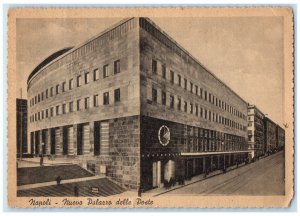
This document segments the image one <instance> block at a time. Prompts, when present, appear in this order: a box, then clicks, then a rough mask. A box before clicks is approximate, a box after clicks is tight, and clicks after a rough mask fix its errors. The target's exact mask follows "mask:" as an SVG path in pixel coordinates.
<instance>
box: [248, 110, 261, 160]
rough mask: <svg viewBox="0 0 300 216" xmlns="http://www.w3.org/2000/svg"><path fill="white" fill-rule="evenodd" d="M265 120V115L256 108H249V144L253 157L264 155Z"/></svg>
mask: <svg viewBox="0 0 300 216" xmlns="http://www.w3.org/2000/svg"><path fill="white" fill-rule="evenodd" d="M264 118H265V115H264V114H263V113H262V112H261V111H260V110H259V109H258V108H257V107H256V106H255V105H249V106H248V144H249V150H251V157H252V158H254V157H259V156H262V155H264V153H265V152H264V143H265V137H264V130H265V129H264Z"/></svg>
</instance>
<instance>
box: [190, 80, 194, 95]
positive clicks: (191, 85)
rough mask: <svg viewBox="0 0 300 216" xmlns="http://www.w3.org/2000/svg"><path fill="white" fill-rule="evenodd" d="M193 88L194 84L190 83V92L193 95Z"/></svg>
mask: <svg viewBox="0 0 300 216" xmlns="http://www.w3.org/2000/svg"><path fill="white" fill-rule="evenodd" d="M193 87H194V85H193V83H192V82H190V88H191V89H190V90H191V93H193Z"/></svg>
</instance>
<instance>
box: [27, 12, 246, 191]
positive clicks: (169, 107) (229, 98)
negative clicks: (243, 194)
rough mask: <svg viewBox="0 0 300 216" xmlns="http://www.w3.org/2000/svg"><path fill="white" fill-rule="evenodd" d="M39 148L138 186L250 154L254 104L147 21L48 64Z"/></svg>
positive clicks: (32, 121) (38, 101)
mask: <svg viewBox="0 0 300 216" xmlns="http://www.w3.org/2000/svg"><path fill="white" fill-rule="evenodd" d="M28 100H29V113H28V116H29V128H28V131H29V143H30V146H31V152H32V153H33V154H35V155H39V154H53V155H56V157H66V158H69V159H70V161H72V162H74V163H78V164H81V165H82V166H84V167H87V168H89V169H92V170H93V171H95V172H96V173H106V175H107V176H108V177H109V178H111V179H113V180H114V181H115V182H118V183H119V184H120V185H122V186H124V187H126V188H128V189H137V188H142V189H143V190H147V189H150V188H154V187H159V186H161V185H162V183H163V182H164V181H168V180H170V179H171V178H189V177H191V176H193V175H197V174H200V173H203V172H205V171H206V170H214V169H221V168H222V169H223V168H224V167H227V166H229V165H232V164H234V163H236V162H237V161H243V160H245V158H247V157H248V152H249V150H248V144H247V139H248V134H247V110H248V105H247V103H246V102H245V101H244V100H243V99H242V98H241V97H240V96H239V95H237V94H236V93H235V92H234V91H232V90H231V89H230V88H229V87H228V86H227V85H226V84H224V83H223V82H222V81H220V80H219V79H218V78H217V77H216V76H215V75H214V74H212V73H211V72H209V71H208V70H207V69H206V68H205V67H203V66H202V65H201V63H199V62H198V61H197V60H196V59H195V58H193V57H192V56H191V55H190V54H189V53H188V52H187V51H186V50H185V49H183V48H182V47H181V46H180V45H178V44H177V43H176V42H175V41H174V40H173V39H171V38H170V37H169V36H168V35H167V34H166V33H165V32H163V31H162V30H161V29H160V28H159V27H158V26H156V25H155V24H154V23H153V22H152V21H151V20H149V19H147V18H130V19H125V20H123V21H121V22H120V23H118V24H117V25H115V26H113V27H111V28H109V29H108V30H106V31H104V32H102V33H101V34H99V35H98V36H96V37H94V38H92V39H90V40H88V41H86V42H85V43H83V44H81V45H79V46H76V47H73V48H65V49H62V50H60V51H58V52H56V53H54V54H53V55H51V56H49V57H48V58H46V59H45V60H44V61H43V62H42V63H41V64H40V65H38V66H37V67H36V68H35V70H34V71H33V72H32V73H31V74H30V76H29V78H28Z"/></svg>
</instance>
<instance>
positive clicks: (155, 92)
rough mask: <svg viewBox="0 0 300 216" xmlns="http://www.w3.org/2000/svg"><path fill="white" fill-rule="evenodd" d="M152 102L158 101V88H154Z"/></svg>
mask: <svg viewBox="0 0 300 216" xmlns="http://www.w3.org/2000/svg"><path fill="white" fill-rule="evenodd" d="M152 102H157V90H156V89H155V88H152Z"/></svg>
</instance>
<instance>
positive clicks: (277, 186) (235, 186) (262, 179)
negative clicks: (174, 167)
mask: <svg viewBox="0 0 300 216" xmlns="http://www.w3.org/2000/svg"><path fill="white" fill-rule="evenodd" d="M284 193H285V186H284V152H283V151H281V152H278V153H276V154H274V155H271V156H268V157H265V158H262V159H260V160H258V161H256V162H254V163H251V164H248V165H245V166H242V167H240V168H238V169H234V170H231V171H229V172H227V173H225V174H221V175H217V176H214V177H212V178H208V179H205V180H202V181H199V182H195V183H192V184H190V185H187V186H185V187H181V188H178V189H175V190H171V191H170V192H167V193H164V194H162V195H161V196H170V195H180V194H186V195H188V194H194V195H196V194H199V195H253V196H260V195H262V196H266V195H284Z"/></svg>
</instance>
